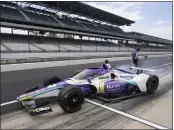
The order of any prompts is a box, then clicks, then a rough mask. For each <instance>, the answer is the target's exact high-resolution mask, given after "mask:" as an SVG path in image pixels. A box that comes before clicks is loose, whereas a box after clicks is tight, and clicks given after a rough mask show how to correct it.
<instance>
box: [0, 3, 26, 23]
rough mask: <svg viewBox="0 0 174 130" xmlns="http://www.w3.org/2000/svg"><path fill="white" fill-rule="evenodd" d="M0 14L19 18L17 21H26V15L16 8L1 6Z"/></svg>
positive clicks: (12, 18) (10, 17) (7, 17)
mask: <svg viewBox="0 0 174 130" xmlns="http://www.w3.org/2000/svg"><path fill="white" fill-rule="evenodd" d="M0 15H1V17H2V18H5V19H10V20H17V21H21V20H23V21H25V20H26V19H25V17H24V16H23V15H22V14H21V12H19V10H17V9H15V8H8V7H3V6H0Z"/></svg>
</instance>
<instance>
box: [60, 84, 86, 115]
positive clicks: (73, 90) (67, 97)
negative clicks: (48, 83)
mask: <svg viewBox="0 0 174 130" xmlns="http://www.w3.org/2000/svg"><path fill="white" fill-rule="evenodd" d="M58 98H59V101H58V104H59V105H60V107H61V108H62V109H63V110H64V111H65V112H67V113H73V112H76V111H79V110H80V109H81V107H82V105H83V103H84V94H83V92H82V91H81V89H80V87H75V86H68V87H64V88H63V89H61V91H60V93H59V96H58Z"/></svg>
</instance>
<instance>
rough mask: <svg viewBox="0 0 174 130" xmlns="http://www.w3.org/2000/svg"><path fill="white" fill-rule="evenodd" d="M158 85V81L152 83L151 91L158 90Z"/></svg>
mask: <svg viewBox="0 0 174 130" xmlns="http://www.w3.org/2000/svg"><path fill="white" fill-rule="evenodd" d="M157 84H158V82H157V80H152V82H151V84H150V90H151V91H154V90H156V88H157Z"/></svg>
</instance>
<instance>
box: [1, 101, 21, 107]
mask: <svg viewBox="0 0 174 130" xmlns="http://www.w3.org/2000/svg"><path fill="white" fill-rule="evenodd" d="M16 102H18V101H17V100H14V101H10V102H6V103H2V104H1V106H5V105H8V104H12V103H16Z"/></svg>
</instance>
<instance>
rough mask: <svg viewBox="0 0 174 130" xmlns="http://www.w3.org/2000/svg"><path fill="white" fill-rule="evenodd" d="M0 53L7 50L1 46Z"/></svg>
mask: <svg viewBox="0 0 174 130" xmlns="http://www.w3.org/2000/svg"><path fill="white" fill-rule="evenodd" d="M1 51H2V52H5V51H7V49H6V48H5V47H4V46H3V45H2V44H1Z"/></svg>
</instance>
